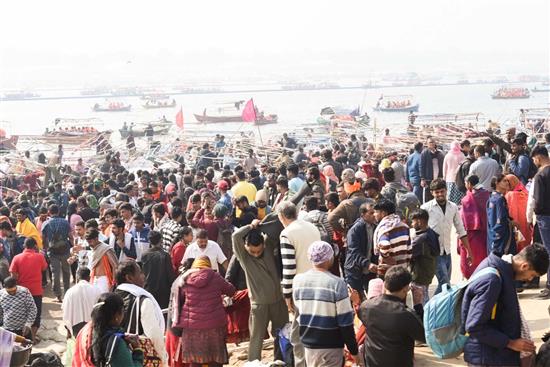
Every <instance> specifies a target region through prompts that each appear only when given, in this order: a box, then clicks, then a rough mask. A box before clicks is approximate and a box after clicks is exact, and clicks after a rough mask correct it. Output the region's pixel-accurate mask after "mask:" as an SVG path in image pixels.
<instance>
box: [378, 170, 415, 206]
mask: <svg viewBox="0 0 550 367" xmlns="http://www.w3.org/2000/svg"><path fill="white" fill-rule="evenodd" d="M382 176H383V177H384V181H385V182H386V184H385V185H384V187H382V190H381V191H380V195H382V196H383V197H384V198H385V199H386V200H389V201H391V202H392V203H394V204H395V205H397V199H398V195H399V194H407V193H409V190H407V188H406V187H405V186H403V185H402V184H401V181H398V180H397V179H396V175H395V171H394V170H393V168H391V167H388V168H384V169H383V170H382Z"/></svg>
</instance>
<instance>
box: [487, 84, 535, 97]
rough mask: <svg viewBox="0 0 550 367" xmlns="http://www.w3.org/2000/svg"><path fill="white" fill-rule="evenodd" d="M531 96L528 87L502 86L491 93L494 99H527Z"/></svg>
mask: <svg viewBox="0 0 550 367" xmlns="http://www.w3.org/2000/svg"><path fill="white" fill-rule="evenodd" d="M529 97H531V94H530V93H529V89H527V88H507V87H501V88H499V89H497V90H496V91H495V92H494V93H493V94H492V95H491V98H492V99H526V98H529Z"/></svg>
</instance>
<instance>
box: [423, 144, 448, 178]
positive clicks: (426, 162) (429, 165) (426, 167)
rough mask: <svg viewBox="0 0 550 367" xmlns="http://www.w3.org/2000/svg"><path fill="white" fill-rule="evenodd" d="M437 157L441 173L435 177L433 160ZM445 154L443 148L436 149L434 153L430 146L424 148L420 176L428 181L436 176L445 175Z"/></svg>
mask: <svg viewBox="0 0 550 367" xmlns="http://www.w3.org/2000/svg"><path fill="white" fill-rule="evenodd" d="M434 158H437V165H438V167H439V173H438V175H437V177H434V167H433V162H432V160H433V159H434ZM444 158H445V156H444V155H443V152H441V150H436V151H435V153H432V152H431V151H430V150H429V149H428V148H426V149H424V150H423V151H422V153H421V154H420V178H421V179H424V180H426V181H433V180H434V179H436V178H441V177H443V159H444Z"/></svg>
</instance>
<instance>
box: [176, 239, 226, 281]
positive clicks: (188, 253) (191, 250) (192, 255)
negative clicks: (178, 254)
mask: <svg viewBox="0 0 550 367" xmlns="http://www.w3.org/2000/svg"><path fill="white" fill-rule="evenodd" d="M199 256H208V258H209V259H210V264H212V269H213V270H214V271H219V265H221V266H222V267H223V269H224V271H227V264H228V263H229V261H228V260H227V257H226V256H225V255H224V254H223V251H222V249H221V248H220V245H218V244H217V243H216V242H214V241H210V240H209V239H208V232H206V230H204V229H201V230H199V232H198V233H197V240H196V241H195V242H193V243H192V244H190V245H189V247H187V250H185V255H183V259H182V260H181V263H182V264H184V263H185V261H186V260H187V259H196V258H198V257H199Z"/></svg>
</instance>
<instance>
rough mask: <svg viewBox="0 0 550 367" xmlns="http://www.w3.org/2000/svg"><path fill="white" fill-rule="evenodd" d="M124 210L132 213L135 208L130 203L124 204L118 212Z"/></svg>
mask: <svg viewBox="0 0 550 367" xmlns="http://www.w3.org/2000/svg"><path fill="white" fill-rule="evenodd" d="M123 209H124V210H129V211H132V210H133V209H134V208H133V207H132V205H131V204H130V203H124V204H122V205H121V206H120V207H119V208H118V210H123Z"/></svg>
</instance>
